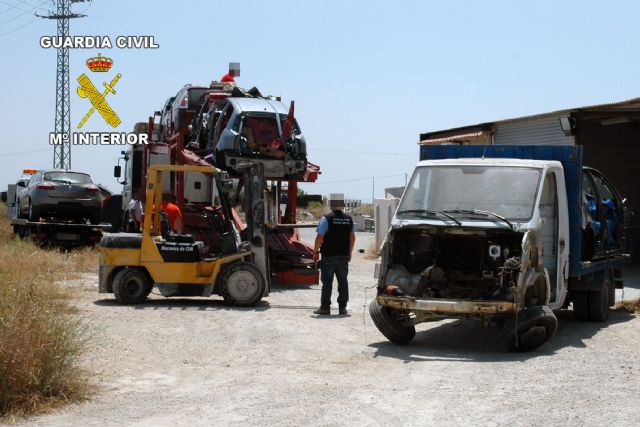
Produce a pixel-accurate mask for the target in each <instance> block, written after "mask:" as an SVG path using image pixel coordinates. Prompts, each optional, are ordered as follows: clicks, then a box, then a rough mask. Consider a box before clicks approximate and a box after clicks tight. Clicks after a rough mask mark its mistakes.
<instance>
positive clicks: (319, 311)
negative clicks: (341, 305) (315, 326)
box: [313, 305, 331, 315]
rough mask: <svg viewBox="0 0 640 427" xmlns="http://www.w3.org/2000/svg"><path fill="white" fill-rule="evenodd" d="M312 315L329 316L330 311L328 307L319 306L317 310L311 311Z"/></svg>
mask: <svg viewBox="0 0 640 427" xmlns="http://www.w3.org/2000/svg"><path fill="white" fill-rule="evenodd" d="M313 313H314V314H320V315H326V314H331V310H330V309H329V307H328V306H326V305H321V306H320V307H318V308H317V309H315V310H313Z"/></svg>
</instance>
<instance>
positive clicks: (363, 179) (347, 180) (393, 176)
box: [313, 173, 405, 185]
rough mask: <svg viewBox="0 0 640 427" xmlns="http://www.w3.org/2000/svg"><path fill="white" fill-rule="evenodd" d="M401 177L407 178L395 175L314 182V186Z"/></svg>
mask: <svg viewBox="0 0 640 427" xmlns="http://www.w3.org/2000/svg"><path fill="white" fill-rule="evenodd" d="M399 176H405V174H403V173H401V174H395V175H379V176H363V177H361V178H351V179H344V180H340V181H329V182H314V183H313V185H323V184H341V183H344V182H355V181H369V180H370V179H374V178H375V179H378V178H395V177H399Z"/></svg>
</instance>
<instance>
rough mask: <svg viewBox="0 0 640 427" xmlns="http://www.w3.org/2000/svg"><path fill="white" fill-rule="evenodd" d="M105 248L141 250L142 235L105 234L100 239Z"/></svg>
mask: <svg viewBox="0 0 640 427" xmlns="http://www.w3.org/2000/svg"><path fill="white" fill-rule="evenodd" d="M100 246H101V247H103V248H119V249H140V248H141V247H142V234H140V233H104V234H103V235H102V239H100Z"/></svg>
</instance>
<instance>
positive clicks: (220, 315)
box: [18, 230, 640, 426]
mask: <svg viewBox="0 0 640 427" xmlns="http://www.w3.org/2000/svg"><path fill="white" fill-rule="evenodd" d="M305 234H306V236H307V238H309V239H310V238H311V237H312V234H311V231H310V230H307V231H306V232H305ZM371 237H372V236H371V235H370V234H365V233H358V241H357V244H356V247H357V248H362V249H365V250H366V249H368V247H369V245H370V242H371V240H370V239H371ZM364 255H365V254H360V253H358V254H356V255H355V257H354V258H355V259H354V261H353V263H352V264H351V272H350V276H349V277H350V289H351V301H350V303H349V306H350V310H351V314H350V316H348V317H342V316H338V315H337V314H334V315H332V316H331V317H317V316H315V315H313V313H312V310H313V309H314V308H315V307H316V306H317V305H318V304H319V299H320V287H319V286H302V287H286V286H279V287H276V288H274V289H273V291H272V293H271V295H270V296H269V298H267V299H266V300H265V301H264V302H263V303H262V304H261V305H260V306H258V307H255V308H250V309H234V308H229V307H226V306H225V305H224V304H223V303H222V300H221V299H219V298H217V297H216V298H211V299H203V298H199V299H186V298H185V299H165V298H163V297H161V296H158V295H152V298H151V300H150V301H149V302H148V303H146V304H144V305H141V306H134V307H124V306H118V305H116V304H115V302H114V300H113V297H112V296H111V295H105V294H98V293H97V292H96V287H97V276H96V275H87V276H86V280H84V281H83V283H82V284H81V285H80V286H82V287H83V292H82V299H81V301H80V302H79V304H80V306H81V308H82V309H83V310H85V312H86V314H87V316H88V317H89V318H90V319H92V325H93V328H94V329H95V336H96V339H95V343H96V344H95V346H94V348H93V350H92V352H91V353H90V354H89V356H88V359H87V361H86V363H87V367H88V368H89V369H91V370H92V371H93V372H95V373H96V374H95V383H96V390H95V395H94V396H93V398H92V399H91V400H89V401H86V402H83V403H80V404H77V405H71V406H68V407H66V408H62V409H58V410H56V411H55V412H53V413H51V414H48V415H44V416H39V417H33V418H30V419H26V420H22V421H20V422H19V423H18V424H19V425H25V426H26V425H30V426H31V425H33V426H69V425H77V426H105V425H107V426H110V425H113V426H116V425H117V426H120V425H130V426H156V425H169V426H172V425H202V426H210V425H421V426H424V425H443V426H445V425H446V426H452V425H482V426H495V425H526V426H530V425H575V426H583V425H591V426H601V425H616V426H627V425H628V426H637V425H638V422H639V421H638V420H639V419H640V345H639V344H638V343H639V342H640V319H638V318H637V317H635V316H633V315H630V314H626V313H619V312H616V313H612V315H611V319H610V321H609V322H608V323H606V324H595V323H580V322H576V321H573V320H572V316H571V312H570V311H566V312H561V313H559V314H558V316H559V318H560V326H559V330H558V332H557V334H556V336H555V337H554V338H553V339H552V340H551V341H549V342H548V343H546V344H545V345H544V346H542V347H540V348H539V349H537V350H536V351H534V352H531V353H526V354H510V353H505V352H503V351H502V348H501V346H500V342H499V341H498V334H497V331H496V330H493V329H482V328H481V327H479V325H477V324H475V323H474V322H470V321H469V322H464V323H462V324H458V325H456V323H455V322H451V321H448V322H443V323H435V324H423V325H419V326H418V334H417V336H416V338H415V340H414V341H413V342H412V343H411V345H409V346H405V347H398V346H395V345H393V344H391V343H389V342H387V340H386V339H385V338H384V337H383V336H382V335H381V334H380V333H379V332H378V331H377V329H376V328H375V326H374V325H373V323H372V322H371V319H370V318H369V315H368V313H364V315H363V306H364V305H365V302H366V301H367V300H370V299H371V298H372V296H373V295H374V290H373V289H369V290H367V291H366V292H367V293H366V295H365V288H366V287H368V286H371V285H372V284H373V279H372V277H373V268H374V267H373V266H374V262H373V261H368V260H366V259H364ZM639 277H640V274H638V271H637V270H636V271H635V272H634V274H633V279H631V280H630V279H628V280H627V286H628V287H629V289H627V290H625V296H626V297H627V298H629V297H631V296H633V295H635V296H637V295H638V294H639V292H638V289H640V280H638V279H637V278H639ZM334 292H335V290H334ZM335 297H336V295H335V294H334V298H335ZM618 297H620V292H619V291H618ZM333 308H334V311H336V312H337V307H336V306H334V307H333Z"/></svg>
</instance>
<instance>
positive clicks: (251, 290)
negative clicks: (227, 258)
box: [220, 262, 265, 307]
mask: <svg viewBox="0 0 640 427" xmlns="http://www.w3.org/2000/svg"><path fill="white" fill-rule="evenodd" d="M223 268H224V270H223V271H222V274H221V275H220V295H222V298H224V301H225V302H226V303H227V304H229V305H233V306H236V307H250V306H254V305H256V304H257V303H258V302H259V301H260V300H261V299H262V296H263V295H264V289H265V281H264V277H263V275H262V272H261V271H260V269H259V268H258V267H257V266H255V265H254V264H252V263H249V262H237V263H233V264H229V265H227V266H226V267H223Z"/></svg>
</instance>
